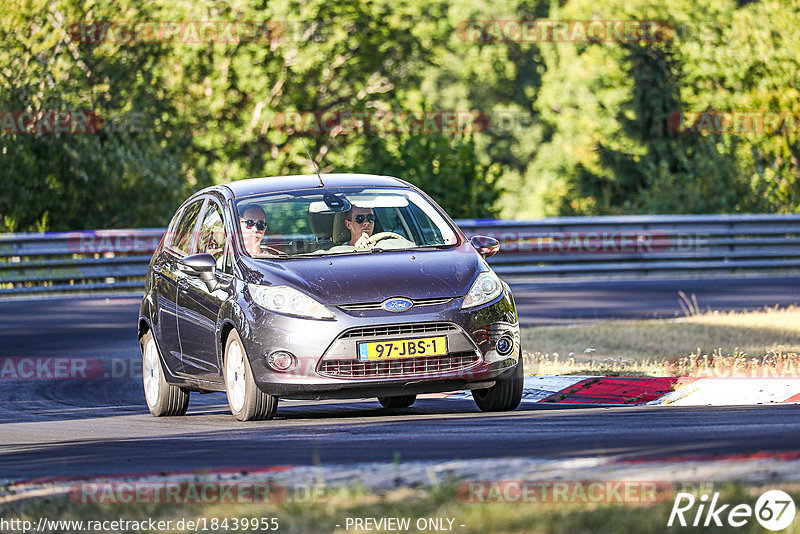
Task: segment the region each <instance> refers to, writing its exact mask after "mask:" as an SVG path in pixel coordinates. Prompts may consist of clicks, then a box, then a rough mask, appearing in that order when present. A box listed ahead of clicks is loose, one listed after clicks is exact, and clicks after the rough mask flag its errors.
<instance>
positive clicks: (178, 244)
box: [153, 200, 203, 375]
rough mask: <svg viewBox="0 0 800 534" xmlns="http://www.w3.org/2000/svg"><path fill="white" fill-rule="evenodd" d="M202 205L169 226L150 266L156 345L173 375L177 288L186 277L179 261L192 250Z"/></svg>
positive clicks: (177, 370)
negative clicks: (159, 252)
mask: <svg viewBox="0 0 800 534" xmlns="http://www.w3.org/2000/svg"><path fill="white" fill-rule="evenodd" d="M202 205H203V201H202V200H199V201H197V202H193V203H191V204H189V205H188V206H186V207H185V208H184V209H183V211H182V212H181V213H180V214H179V216H178V217H177V218H176V221H175V222H174V224H172V225H170V228H169V229H168V231H167V235H166V236H165V237H164V248H163V250H162V252H161V254H159V255H158V257H157V258H156V260H155V261H154V262H153V273H154V282H155V284H156V306H157V313H158V326H157V328H156V329H155V330H156V342H157V343H158V346H159V348H160V349H161V356H162V358H163V359H164V363H165V364H166V366H167V368H168V369H169V371H170V372H171V373H172V374H173V375H180V374H182V373H183V364H182V362H181V352H182V351H181V346H180V339H179V337H178V310H177V301H178V284H179V283H180V281H181V280H182V279H183V278H185V277H186V275H185V274H183V273H182V272H180V271H179V270H178V260H179V259H180V258H182V257H183V256H185V255H186V253H187V252H186V251H188V250H189V249H190V247H191V242H192V238H193V236H194V228H195V226H196V223H197V219H198V216H199V214H200V208H201V207H202Z"/></svg>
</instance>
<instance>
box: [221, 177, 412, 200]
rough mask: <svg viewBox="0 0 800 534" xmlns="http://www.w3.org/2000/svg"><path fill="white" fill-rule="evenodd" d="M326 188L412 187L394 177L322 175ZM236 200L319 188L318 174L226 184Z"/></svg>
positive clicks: (256, 179)
mask: <svg viewBox="0 0 800 534" xmlns="http://www.w3.org/2000/svg"><path fill="white" fill-rule="evenodd" d="M321 176H322V182H323V183H324V184H325V187H411V184H409V183H408V182H406V181H404V180H400V179H399V178H394V177H392V176H380V175H375V174H355V173H339V174H322V175H321ZM225 187H227V188H228V189H229V190H230V191H231V192H232V193H233V196H234V198H240V197H246V196H250V195H256V194H260V193H277V192H280V191H292V190H297V189H313V188H315V187H319V179H318V178H317V175H316V174H299V175H295V176H273V177H264V178H250V179H248V180H237V181H235V182H229V183H227V184H225Z"/></svg>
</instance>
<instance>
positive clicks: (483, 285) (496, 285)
mask: <svg viewBox="0 0 800 534" xmlns="http://www.w3.org/2000/svg"><path fill="white" fill-rule="evenodd" d="M502 292H503V283H502V282H501V281H500V279H499V278H498V277H497V275H496V274H494V272H493V271H486V272H483V273H481V274H479V275H478V279H477V280H475V283H474V284H472V288H470V290H469V293H467V296H466V297H465V298H464V302H463V304H461V309H462V310H463V309H465V308H474V307H475V306H480V305H481V304H486V303H487V302H491V301H493V300H494V299H496V298H497V297H499V296H500V294H501V293H502Z"/></svg>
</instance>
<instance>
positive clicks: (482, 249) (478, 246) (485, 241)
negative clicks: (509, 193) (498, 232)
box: [469, 235, 500, 258]
mask: <svg viewBox="0 0 800 534" xmlns="http://www.w3.org/2000/svg"><path fill="white" fill-rule="evenodd" d="M469 242H470V243H471V244H472V246H473V247H475V250H477V251H478V254H480V255H481V256H483V257H484V258H489V257H491V256H494V255H495V254H497V253H498V252H499V251H500V241H498V240H497V239H495V238H493V237H488V236H485V235H476V236H472V239H470V240H469Z"/></svg>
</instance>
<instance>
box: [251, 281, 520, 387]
mask: <svg viewBox="0 0 800 534" xmlns="http://www.w3.org/2000/svg"><path fill="white" fill-rule="evenodd" d="M461 302H462V299H461V298H453V299H450V300H447V301H445V302H439V303H436V304H433V305H426V306H419V307H417V306H415V307H413V308H411V310H409V311H407V312H404V313H391V312H386V311H384V310H382V309H364V308H361V309H352V308H348V309H343V308H332V309H333V311H334V313H335V315H336V320H335V321H316V320H310V319H299V318H293V317H286V316H279V315H276V314H273V313H269V312H267V311H265V310H261V309H260V308H258V307H257V306H253V308H252V309H251V310H250V313H248V315H249V316H250V317H253V318H254V319H255V321H254V322H255V324H256V325H258V326H257V327H252V326H251V327H250V328H248V329H246V330H247V331H246V332H244V334H245V335H244V336H243V342H244V344H245V349H246V351H247V354H248V357H249V359H250V366H251V369H252V370H253V375H254V378H255V381H256V383H257V385H258V387H259V388H260V389H261V390H262V391H264V392H266V393H270V394H272V395H277V396H281V397H286V398H298V399H321V398H366V397H376V396H393V395H408V394H415V393H433V392H441V391H453V390H458V389H478V388H485V387H490V386H491V385H493V384H494V383H495V381H496V380H497V379H500V378H503V377H505V375H506V374H509V373H510V372H511V369H512V368H513V367H514V366H515V365H516V363H517V361H518V358H519V354H520V347H519V326H518V319H517V312H516V307H515V306H514V301H513V299H512V297H511V295H510V293H509V292H508V290H507V289H506V291H504V293H503V295H502V296H501V297H499V298H498V299H497V300H495V301H493V302H491V303H489V304H487V305H484V306H480V307H477V308H474V309H470V310H461V309H460V306H461ZM423 335H424V336H428V335H443V336H446V337H447V339H448V354H447V355H446V356H441V357H437V356H434V357H427V358H401V359H394V360H384V361H380V362H359V361H358V359H357V349H356V347H357V344H358V343H359V342H362V341H377V340H381V341H383V340H391V339H404V338H405V339H407V338H416V337H422V336H423ZM502 337H505V338H506V339H508V340H511V341H512V342H513V348H512V349H511V350H510V351H505V352H506V353H505V354H498V351H497V340H498V339H500V338H502ZM274 351H287V352H290V353H291V354H293V355H294V356H295V358H296V359H297V365H296V366H295V367H294V368H293V369H292V370H290V371H288V372H285V373H280V372H276V371H273V370H272V369H271V368H270V367H268V365H267V363H266V362H267V357H268V356H269V355H270V354H271V353H272V352H274Z"/></svg>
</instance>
